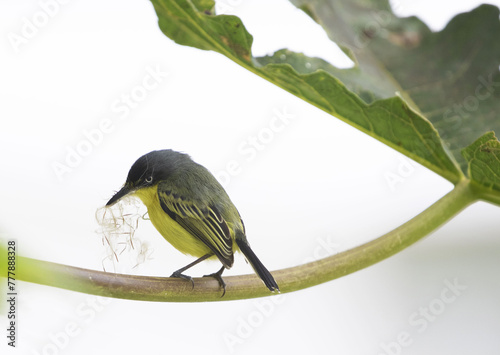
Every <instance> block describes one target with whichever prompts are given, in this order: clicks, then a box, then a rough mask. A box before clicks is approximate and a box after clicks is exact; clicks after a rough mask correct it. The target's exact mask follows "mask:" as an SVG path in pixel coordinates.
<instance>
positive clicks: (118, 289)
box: [17, 180, 476, 302]
mask: <svg viewBox="0 0 500 355" xmlns="http://www.w3.org/2000/svg"><path fill="white" fill-rule="evenodd" d="M475 196H476V195H475V193H474V192H473V189H472V188H471V185H470V182H469V181H468V180H463V181H461V182H460V183H459V184H457V185H456V186H455V188H454V189H453V190H452V191H450V192H449V193H448V194H446V195H445V196H444V197H442V198H441V199H440V200H438V201H437V202H436V203H434V204H433V205H432V206H430V207H429V208H428V209H426V210H425V211H423V212H422V213H420V214H419V215H417V216H416V217H414V218H413V219H411V220H410V221H408V222H406V223H405V224H403V225H401V226H400V227H398V228H396V229H394V230H393V231H391V232H389V233H387V234H385V235H383V236H382V237H380V238H378V239H375V240H373V241H371V242H369V243H366V244H363V245H361V246H359V247H356V248H354V249H351V250H347V251H345V252H342V253H339V254H336V255H333V256H330V257H328V258H324V259H321V260H318V261H315V262H311V263H308V264H303V265H300V266H295V267H291V268H287V269H282V270H278V271H275V272H273V275H274V277H275V278H276V281H277V282H278V284H279V286H280V289H281V292H282V293H287V292H293V291H297V290H301V289H304V288H307V287H311V286H315V285H318V284H321V283H323V282H327V281H330V280H334V279H336V278H339V277H342V276H345V275H348V274H350V273H353V272H355V271H358V270H361V269H363V268H365V267H367V266H370V265H373V264H375V263H377V262H379V261H382V260H384V259H386V258H388V257H389V256H391V255H394V254H396V253H398V252H399V251H401V250H403V249H405V248H406V247H408V246H410V245H411V244H413V243H415V242H416V241H418V240H420V239H422V238H423V237H425V236H426V235H428V234H429V233H431V232H432V231H434V230H435V229H437V228H438V227H440V226H441V225H443V224H444V223H446V222H447V221H448V220H450V219H451V218H452V217H453V216H455V215H456V214H457V213H458V212H460V211H461V210H462V209H464V208H465V207H467V206H468V205H470V204H471V203H473V202H474V201H475V200H476V197H475ZM17 265H18V268H17V279H19V280H24V281H28V282H33V283H38V284H42V285H47V286H53V287H58V288H63V289H67V290H72V291H77V292H84V293H89V294H94V295H100V296H106V297H115V298H123V299H131V300H144V301H159V302H204V301H229V300H236V299H246V298H255V297H264V296H269V295H271V293H270V292H269V291H268V290H267V289H266V288H265V287H264V285H263V284H262V282H261V281H260V280H259V279H258V278H257V277H256V276H255V275H242V276H228V277H225V278H224V280H225V281H226V283H227V290H226V295H225V296H224V297H223V298H221V290H220V288H219V284H218V282H217V281H216V280H215V279H212V278H196V279H195V280H194V288H193V289H192V288H191V283H190V282H188V281H186V280H182V279H176V278H165V277H147V276H132V275H121V274H113V273H107V272H102V271H95V270H86V269H81V268H76V267H72V266H66V265H61V264H55V263H51V262H46V261H40V260H35V259H30V258H25V257H19V258H18V260H17Z"/></svg>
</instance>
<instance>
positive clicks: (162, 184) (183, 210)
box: [106, 149, 279, 297]
mask: <svg viewBox="0 0 500 355" xmlns="http://www.w3.org/2000/svg"><path fill="white" fill-rule="evenodd" d="M127 195H132V196H136V197H139V199H140V200H141V201H142V202H143V203H144V205H145V206H146V207H147V209H148V215H149V219H150V220H151V222H152V224H153V226H154V227H155V228H156V229H157V230H158V232H159V233H160V234H161V235H162V236H163V237H164V238H165V239H166V240H167V241H168V242H169V243H170V244H172V246H173V247H174V248H176V249H177V250H179V251H180V252H182V253H184V254H188V255H191V256H194V257H197V259H196V260H194V261H193V262H192V263H190V264H188V265H186V266H184V267H182V268H180V269H178V270H176V271H174V273H173V274H172V275H171V276H170V277H177V278H182V279H186V280H189V281H191V283H192V285H193V287H194V282H193V279H192V277H191V276H188V275H185V274H184V271H186V270H187V269H189V268H191V267H192V266H194V265H196V264H198V263H200V262H202V261H204V260H206V259H210V258H212V259H215V258H217V259H218V260H219V261H220V262H221V263H222V267H221V268H220V269H219V270H218V271H217V272H215V273H212V274H209V275H205V276H204V277H213V278H215V279H216V280H217V281H218V282H219V285H220V287H221V288H222V289H223V293H222V296H221V297H223V296H224V295H225V293H226V283H225V282H224V280H223V278H222V273H223V272H224V270H225V269H230V268H231V267H232V266H233V263H234V254H235V252H236V251H240V252H241V253H243V255H244V256H245V258H246V260H247V261H248V262H249V263H250V265H251V266H252V268H253V269H254V271H255V273H256V274H257V275H258V276H259V277H260V279H261V280H262V281H263V282H264V285H265V286H266V287H267V288H268V289H269V290H270V291H271V292H275V291H277V292H279V287H278V284H277V283H276V281H275V279H274V277H273V276H272V275H271V273H270V272H269V271H268V270H267V269H266V267H265V266H264V264H262V262H261V261H260V260H259V258H258V257H257V255H256V254H255V253H254V252H253V250H252V249H251V248H250V244H249V243H248V240H247V237H246V233H245V226H244V224H243V220H242V219H241V216H240V214H239V212H238V210H237V209H236V207H235V206H234V204H233V203H232V202H231V199H230V198H229V196H228V194H227V193H226V191H225V190H224V188H223V187H222V185H221V184H220V183H219V182H218V181H217V179H216V178H215V177H214V176H213V175H212V173H210V171H209V170H208V169H206V168H205V167H204V166H202V165H200V164H198V163H196V162H195V161H193V160H192V159H191V157H190V156H189V155H188V154H185V153H181V152H177V151H174V150H172V149H163V150H155V151H152V152H149V153H147V154H145V155H143V156H141V157H140V158H139V159H137V160H136V162H135V163H134V164H133V165H132V167H131V168H130V170H129V173H128V175H127V179H126V181H125V184H124V185H123V187H122V188H121V189H120V190H119V191H118V192H116V193H115V194H114V195H113V197H111V199H110V200H109V201H108V202H107V203H106V207H109V206H112V205H113V204H115V203H116V202H118V201H119V200H120V199H121V198H123V197H125V196H127Z"/></svg>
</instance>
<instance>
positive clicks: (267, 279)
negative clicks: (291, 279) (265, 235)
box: [235, 235, 280, 292]
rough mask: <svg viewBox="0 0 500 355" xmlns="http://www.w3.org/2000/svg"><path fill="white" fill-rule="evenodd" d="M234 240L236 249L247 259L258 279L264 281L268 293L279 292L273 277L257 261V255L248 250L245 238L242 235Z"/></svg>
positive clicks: (248, 246)
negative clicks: (236, 245)
mask: <svg viewBox="0 0 500 355" xmlns="http://www.w3.org/2000/svg"><path fill="white" fill-rule="evenodd" d="M235 239H236V244H238V247H239V248H240V250H241V252H242V253H243V255H245V257H246V258H247V260H248V262H249V263H250V265H252V268H253V269H254V271H255V273H256V274H257V275H259V277H260V278H261V279H262V281H264V284H265V285H266V286H267V288H268V289H269V290H270V291H278V292H279V290H280V289H279V287H278V284H277V283H276V281H275V280H274V277H273V275H271V273H270V272H269V271H268V270H267V269H266V267H265V266H264V264H262V262H261V261H260V260H259V258H258V257H257V255H255V253H254V252H253V250H252V249H251V248H250V245H249V244H248V242H247V241H246V238H245V236H244V235H243V236H242V237H240V238H238V236H237V237H236V238H235Z"/></svg>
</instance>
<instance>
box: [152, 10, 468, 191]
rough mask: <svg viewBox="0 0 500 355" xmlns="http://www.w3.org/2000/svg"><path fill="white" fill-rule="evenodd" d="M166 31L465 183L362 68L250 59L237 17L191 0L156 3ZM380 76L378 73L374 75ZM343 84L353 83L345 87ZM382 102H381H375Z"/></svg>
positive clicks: (416, 118)
mask: <svg viewBox="0 0 500 355" xmlns="http://www.w3.org/2000/svg"><path fill="white" fill-rule="evenodd" d="M152 3H153V5H154V8H155V10H156V13H157V15H158V18H159V26H160V28H161V30H162V31H163V32H164V33H165V34H166V35H167V36H168V37H170V38H171V39H173V40H174V41H175V42H177V43H179V44H183V45H188V46H193V47H196V48H200V49H204V50H213V51H216V52H219V53H221V54H223V55H225V56H227V57H228V58H230V59H231V60H233V61H235V62H236V63H238V64H240V65H241V66H243V67H245V68H247V69H248V70H250V71H252V72H253V73H255V74H257V75H260V76H261V77H263V78H265V79H267V80H269V81H270V82H272V83H274V84H276V85H278V86H280V87H281V88H283V89H285V90H287V91H289V92H291V93H293V94H295V95H296V96H298V97H300V98H302V99H304V100H305V101H307V102H309V103H311V104H313V105H315V106H317V107H318V108H320V109H322V110H324V111H326V112H328V113H330V114H332V115H335V116H336V117H338V118H340V119H341V120H343V121H345V122H347V123H349V124H351V125H352V126H354V127H356V128H358V129H360V130H361V131H363V132H365V133H367V134H369V135H370V136H372V137H374V138H376V139H378V140H380V141H382V142H384V143H385V144H387V145H389V146H391V147H393V148H394V149H396V150H398V151H400V152H401V153H403V154H406V155H407V156H409V157H411V158H413V159H414V160H416V161H417V162H419V163H421V164H422V165H424V166H426V167H428V168H429V169H431V170H433V171H434V172H436V173H438V174H440V175H441V176H443V177H445V178H446V179H448V180H450V181H451V182H453V183H457V182H458V181H460V180H461V179H462V178H463V175H462V173H461V171H460V170H459V168H458V166H457V165H456V163H455V161H454V160H453V159H452V158H450V156H449V155H448V154H447V152H446V151H445V148H444V146H443V144H442V141H441V139H440V137H439V135H438V132H437V131H436V129H435V128H434V127H433V126H432V124H431V123H430V122H429V121H428V120H427V119H426V118H425V117H423V116H422V115H421V114H419V113H418V112H417V111H416V110H414V109H411V108H410V107H409V105H408V104H407V102H408V100H406V101H405V100H403V99H402V98H401V97H398V96H395V94H396V89H397V88H398V86H397V85H393V83H391V82H390V81H388V80H379V79H376V78H374V79H372V80H371V81H367V80H366V74H365V73H361V72H360V71H359V68H356V69H353V70H347V71H340V70H338V69H336V68H334V67H332V66H331V65H329V64H328V63H326V62H325V61H322V60H320V59H317V58H316V59H310V58H306V57H304V56H303V55H302V54H297V53H292V52H288V51H287V52H280V53H277V54H276V55H275V56H273V57H265V58H254V57H253V56H252V55H251V45H252V36H251V35H250V34H249V33H248V32H247V31H246V29H245V27H244V26H243V24H242V22H241V20H240V19H239V18H237V17H235V16H227V15H219V16H216V15H214V14H213V13H212V12H211V11H209V10H207V9H208V8H209V7H210V6H211V5H205V6H200V1H197V2H196V3H194V2H191V1H189V0H176V1H172V0H152ZM370 73H371V75H375V74H376V71H372V72H370ZM339 78H341V79H345V78H350V81H347V80H345V81H346V82H348V83H349V85H346V84H345V83H343V82H342V81H341V80H339ZM377 99H381V100H378V101H376V100H377Z"/></svg>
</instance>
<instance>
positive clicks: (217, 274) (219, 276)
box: [203, 267, 226, 298]
mask: <svg viewBox="0 0 500 355" xmlns="http://www.w3.org/2000/svg"><path fill="white" fill-rule="evenodd" d="M224 269H225V268H224V267H222V268H221V269H220V270H219V271H217V272H214V273H213V274H209V275H203V277H213V278H214V279H216V280H217V281H218V282H219V285H220V287H221V288H222V296H220V298H222V297H224V295H225V294H226V283H225V282H224V280H223V279H222V272H223V271H224Z"/></svg>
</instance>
